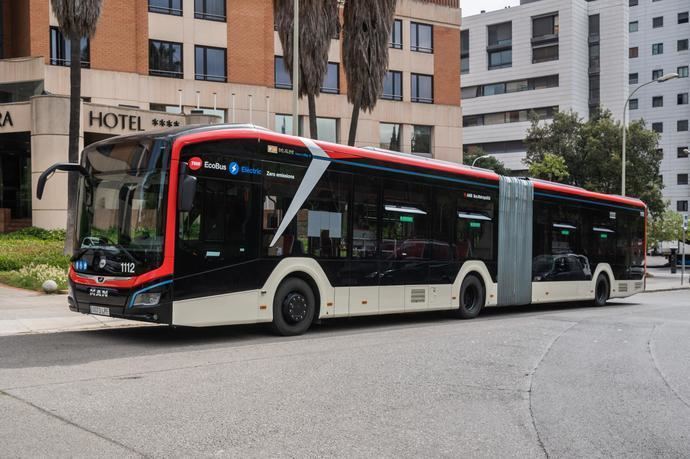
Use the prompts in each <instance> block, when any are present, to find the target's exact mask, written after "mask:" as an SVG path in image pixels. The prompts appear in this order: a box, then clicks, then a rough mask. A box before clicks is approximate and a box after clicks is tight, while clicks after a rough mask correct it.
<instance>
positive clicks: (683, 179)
mask: <svg viewBox="0 0 690 459" xmlns="http://www.w3.org/2000/svg"><path fill="white" fill-rule="evenodd" d="M677 184H678V185H687V184H688V174H678V178H677Z"/></svg>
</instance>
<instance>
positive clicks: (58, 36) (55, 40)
mask: <svg viewBox="0 0 690 459" xmlns="http://www.w3.org/2000/svg"><path fill="white" fill-rule="evenodd" d="M80 45H81V52H80V59H81V66H82V68H89V66H90V62H89V61H90V49H89V39H88V38H82V39H81V42H80ZM71 56H72V44H71V42H70V40H66V39H65V37H64V35H62V32H61V31H60V29H59V28H57V27H51V28H50V65H63V66H66V67H69V66H70V63H71V62H72V60H71Z"/></svg>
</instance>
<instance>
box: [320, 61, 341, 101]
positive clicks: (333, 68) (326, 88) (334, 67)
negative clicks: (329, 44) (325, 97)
mask: <svg viewBox="0 0 690 459" xmlns="http://www.w3.org/2000/svg"><path fill="white" fill-rule="evenodd" d="M321 92H325V93H328V94H338V93H339V92H340V66H339V65H338V63H337V62H329V63H328V68H327V71H326V75H324V77H323V84H321Z"/></svg>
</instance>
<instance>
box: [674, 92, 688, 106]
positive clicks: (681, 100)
mask: <svg viewBox="0 0 690 459" xmlns="http://www.w3.org/2000/svg"><path fill="white" fill-rule="evenodd" d="M676 101H677V103H678V105H687V104H688V93H687V92H681V93H680V94H678V95H677V96H676Z"/></svg>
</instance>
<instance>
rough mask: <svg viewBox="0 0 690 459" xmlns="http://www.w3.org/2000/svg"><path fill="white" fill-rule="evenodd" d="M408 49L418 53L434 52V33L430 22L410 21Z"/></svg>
mask: <svg viewBox="0 0 690 459" xmlns="http://www.w3.org/2000/svg"><path fill="white" fill-rule="evenodd" d="M410 49H412V51H417V52H420V53H433V52H434V33H433V28H432V26H431V25H430V24H421V23H419V22H411V23H410Z"/></svg>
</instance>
